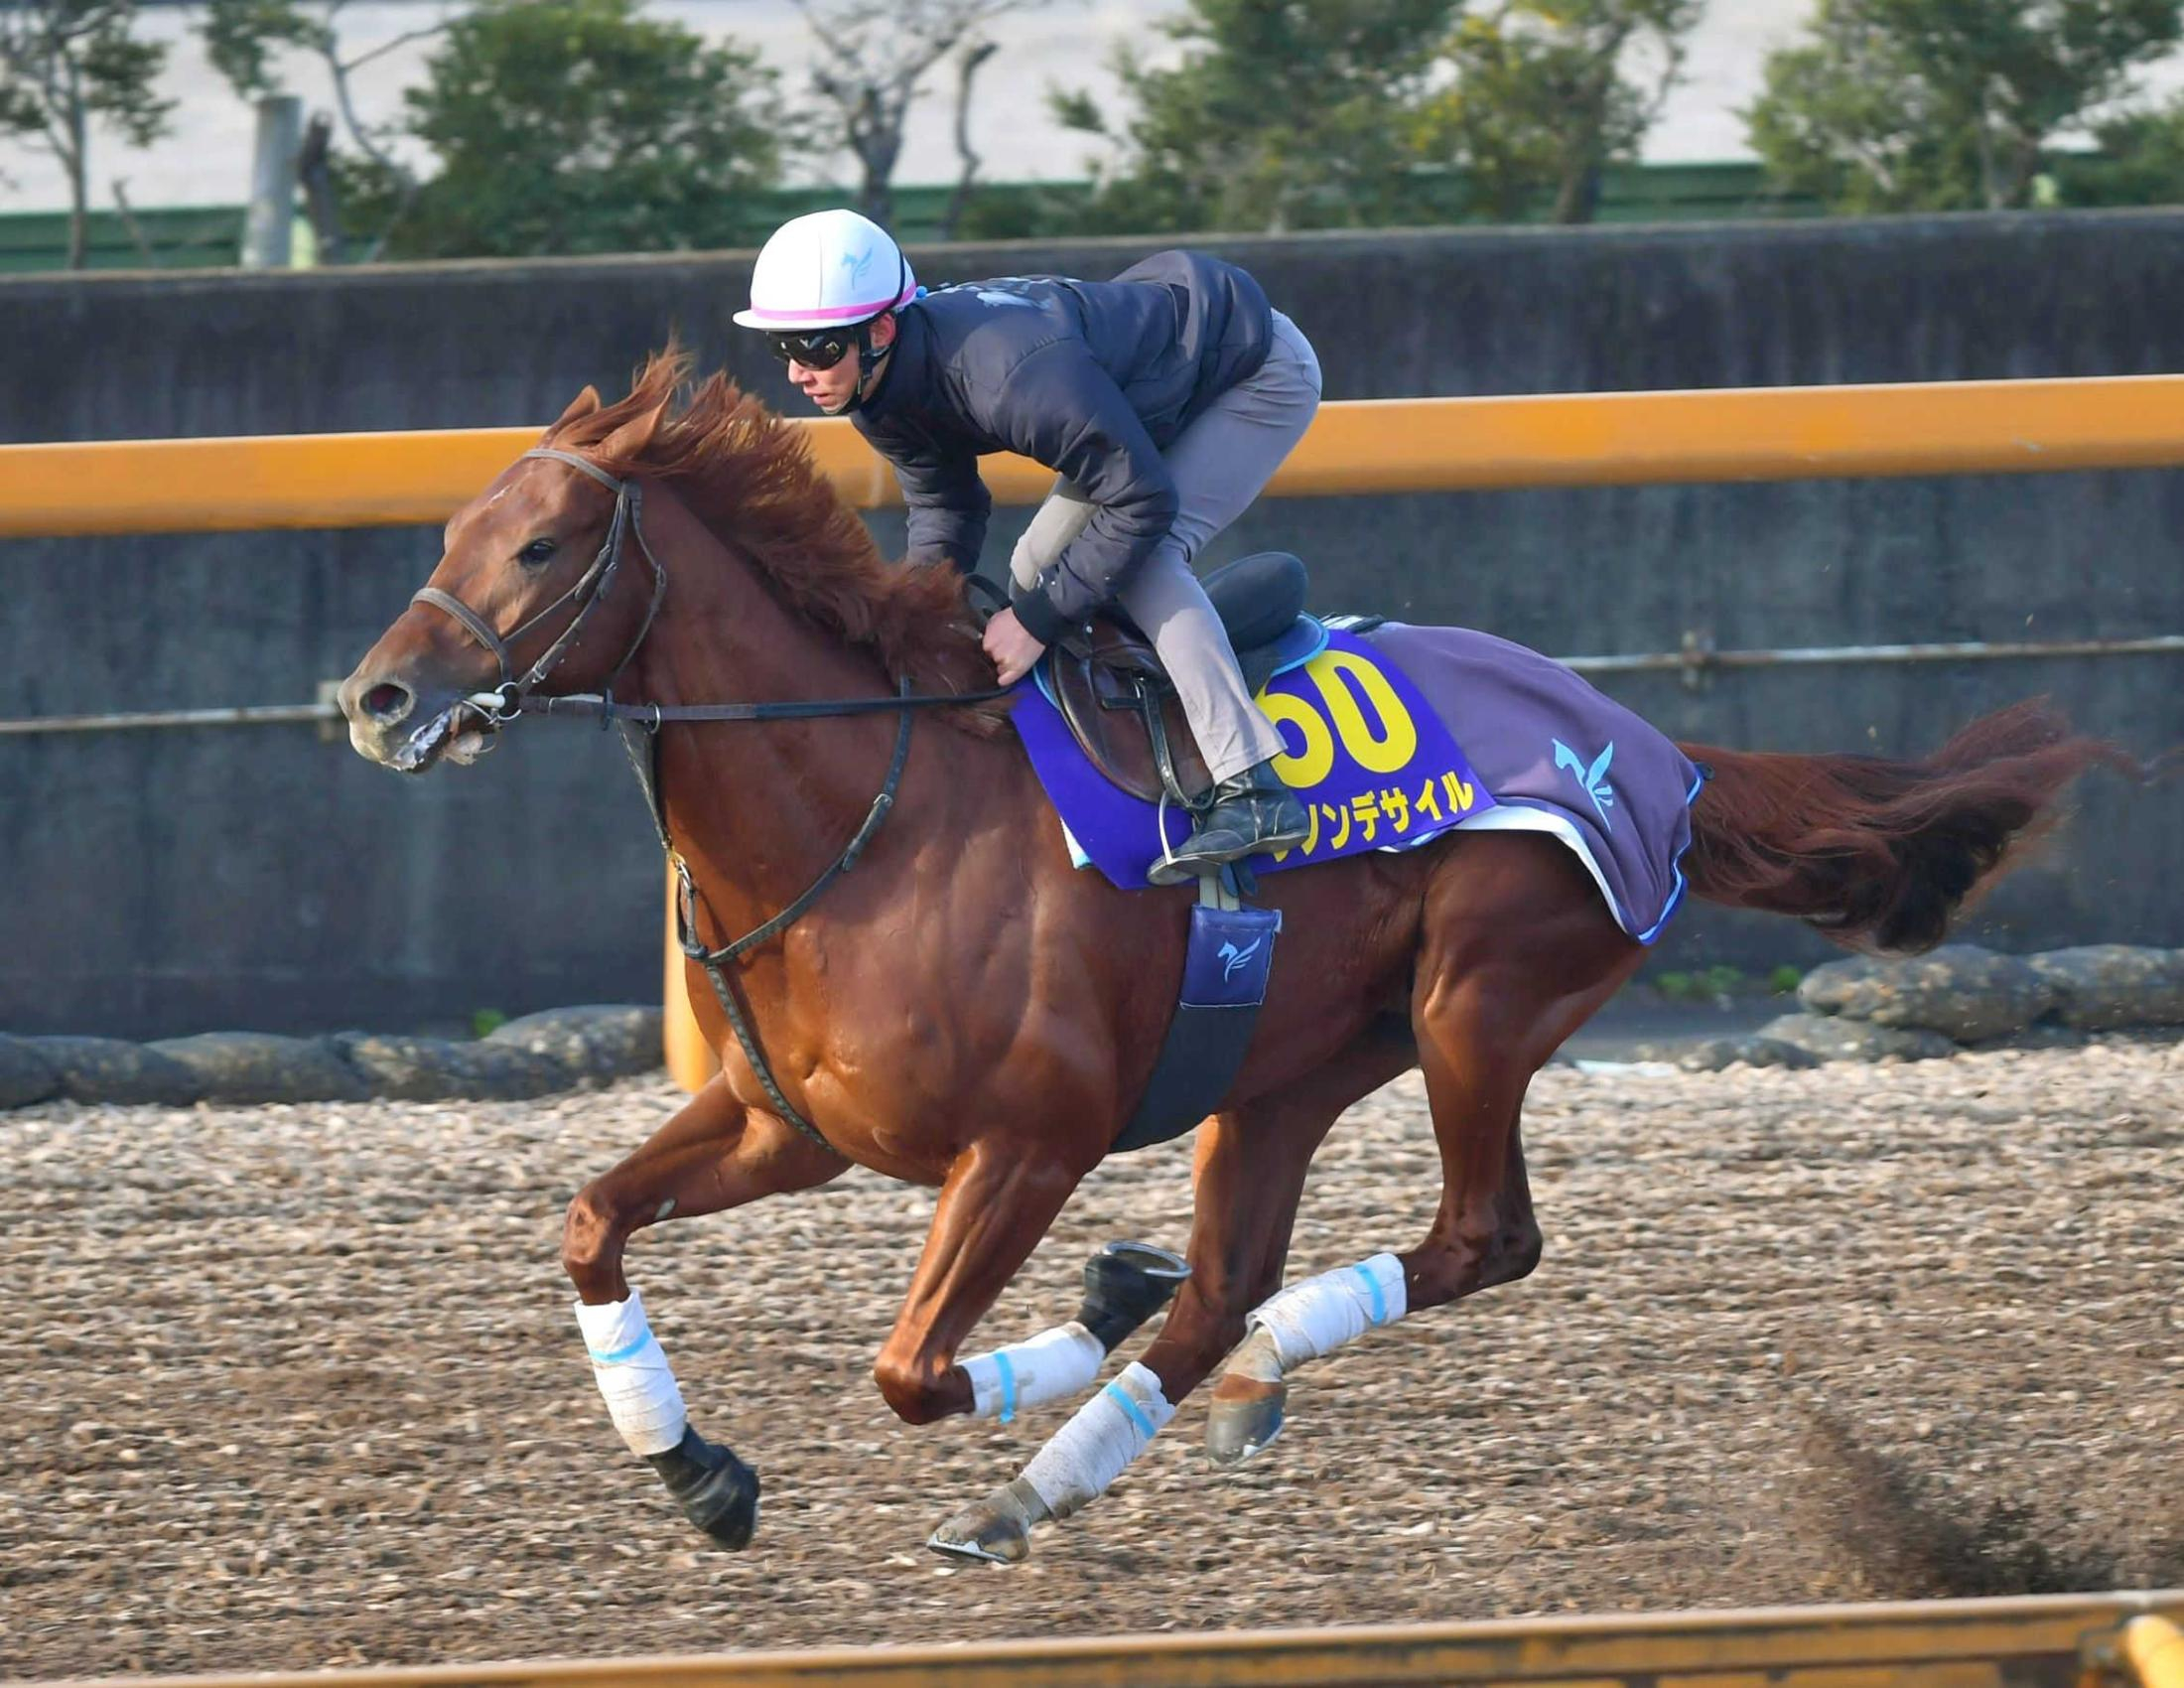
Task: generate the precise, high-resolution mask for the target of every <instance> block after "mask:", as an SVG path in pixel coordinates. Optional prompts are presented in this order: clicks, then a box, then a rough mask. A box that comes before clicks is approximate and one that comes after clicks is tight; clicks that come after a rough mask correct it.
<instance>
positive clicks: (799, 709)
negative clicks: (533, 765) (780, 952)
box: [410, 446, 1015, 1153]
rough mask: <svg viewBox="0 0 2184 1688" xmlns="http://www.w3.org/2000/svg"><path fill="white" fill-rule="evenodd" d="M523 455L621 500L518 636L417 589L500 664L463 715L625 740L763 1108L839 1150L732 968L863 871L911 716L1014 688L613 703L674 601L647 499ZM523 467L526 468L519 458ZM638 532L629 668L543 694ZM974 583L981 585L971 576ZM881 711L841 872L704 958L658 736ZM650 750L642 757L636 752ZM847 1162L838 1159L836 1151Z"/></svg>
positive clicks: (624, 663)
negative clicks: (524, 649) (547, 637)
mask: <svg viewBox="0 0 2184 1688" xmlns="http://www.w3.org/2000/svg"><path fill="white" fill-rule="evenodd" d="M523 456H524V457H526V458H533V457H539V458H550V459H552V460H553V461H554V462H556V463H564V464H567V465H568V466H569V467H570V468H572V469H576V470H580V471H582V472H583V473H584V474H586V475H589V476H590V477H591V478H592V479H593V480H595V481H597V482H599V483H600V485H602V486H603V487H606V488H608V489H609V490H611V491H612V492H614V515H613V517H612V518H611V519H610V520H609V522H608V526H607V537H606V539H605V540H603V541H602V542H601V544H600V548H599V554H598V555H597V556H595V557H594V558H593V559H592V563H591V566H590V567H589V568H587V569H586V570H585V571H584V574H583V576H582V577H581V578H580V579H579V580H578V581H577V583H576V584H575V585H574V586H572V587H570V588H569V590H568V591H566V592H564V593H563V594H562V595H561V596H560V597H559V598H556V599H555V600H554V601H553V602H552V603H551V604H549V605H547V606H546V608H545V609H543V610H541V611H539V612H538V613H537V614H536V615H534V616H532V617H530V618H529V619H528V620H526V621H525V622H524V623H523V625H522V626H521V627H519V628H517V629H516V630H515V631H514V632H513V633H495V632H494V631H493V630H492V628H491V627H490V626H489V625H488V624H487V623H486V621H485V619H484V618H483V617H482V616H480V615H478V613H477V612H476V611H475V610H473V609H472V608H471V607H470V606H469V605H467V604H465V603H464V602H463V601H462V600H461V599H459V598H457V597H455V596H454V595H453V594H452V593H447V592H443V591H441V590H440V589H439V588H438V587H434V586H427V587H421V588H419V589H418V590H417V591H416V592H414V593H412V594H411V595H410V602H411V603H412V604H425V605H429V606H431V607H432V608H433V609H435V610H439V611H441V612H443V613H444V614H446V615H448V616H450V617H452V618H453V619H454V620H455V622H456V624H457V626H459V627H461V628H462V629H463V631H464V632H466V633H469V634H470V635H471V637H473V638H474V639H476V640H477V641H478V643H479V644H481V645H483V646H484V647H485V649H486V650H488V651H490V652H491V653H492V656H493V660H494V661H495V662H497V663H498V664H499V666H500V683H499V684H498V685H497V686H495V687H493V688H492V689H491V690H490V691H478V692H473V693H471V694H470V695H469V696H467V697H465V698H464V699H463V700H462V701H461V702H460V703H459V704H457V705H456V707H457V708H459V709H463V710H467V711H469V712H470V713H471V714H472V715H474V716H476V717H477V718H478V720H480V721H481V722H483V723H484V724H485V725H486V726H487V727H491V728H499V727H501V726H504V725H505V724H506V723H508V722H510V721H513V720H515V719H516V718H517V717H519V716H521V715H524V714H526V713H532V712H535V713H537V714H541V715H596V716H598V717H599V718H600V725H601V726H602V727H603V728H604V727H610V726H612V727H614V728H616V729H617V730H618V731H619V732H620V734H621V741H622V748H623V749H624V750H625V751H626V752H628V755H629V766H630V767H631V769H633V770H634V771H635V773H636V775H637V783H638V784H639V785H640V786H641V787H643V790H644V799H645V804H646V806H647V807H648V808H650V810H651V811H652V826H653V830H654V831H656V832H657V833H658V834H659V839H660V848H661V849H662V850H664V851H666V852H667V860H668V862H669V864H670V865H671V866H672V867H673V868H674V870H675V881H676V896H675V938H676V941H677V942H678V943H679V944H681V946H682V951H683V953H684V954H685V955H687V956H688V957H689V958H690V959H691V960H693V961H695V962H697V963H698V964H699V965H700V966H702V967H703V968H704V969H705V972H706V977H707V978H708V979H710V980H711V981H712V984H713V993H714V995H716V996H717V997H719V998H720V1000H721V1009H722V1011H723V1013H725V1014H726V1015H727V1016H728V1023H729V1026H730V1027H731V1028H732V1029H733V1030H734V1032H735V1034H736V1041H737V1042H738V1043H739V1044H741V1045H742V1046H743V1051H744V1055H745V1058H746V1059H748V1060H749V1061H750V1062H751V1071H752V1072H753V1073H754V1074H755V1075H756V1076H757V1079H758V1082H759V1084H760V1085H761V1086H763V1087H764V1090H765V1093H766V1099H767V1101H768V1102H770V1103H771V1104H772V1106H773V1110H774V1112H775V1113H776V1114H778V1115H779V1116H780V1117H781V1118H782V1119H784V1120H786V1121H788V1123H789V1124H791V1125H793V1126H794V1127H796V1129H797V1130H799V1131H801V1132H803V1133H804V1135H805V1136H807V1137H809V1138H811V1139H812V1140H813V1141H814V1142H816V1143H818V1144H820V1145H821V1146H822V1147H824V1148H829V1149H831V1148H833V1145H832V1144H830V1143H828V1142H827V1140H826V1138H825V1137H824V1136H823V1135H821V1133H820V1131H819V1128H818V1127H817V1126H815V1125H813V1124H812V1123H811V1121H809V1120H807V1119H806V1118H804V1116H803V1115H802V1114H800V1113H798V1112H797V1111H796V1109H795V1108H794V1107H793V1106H791V1105H790V1103H789V1100H788V1098H787V1097H786V1096H784V1095H783V1094H782V1093H781V1087H780V1085H779V1084H778V1083H776V1082H775V1081H774V1077H773V1069H772V1068H771V1067H770V1066H768V1065H767V1064H766V1058H765V1055H764V1053H763V1052H762V1051H761V1050H760V1049H759V1047H758V1042H757V1039H756V1038H755V1037H753V1036H752V1034H751V1026H750V1023H749V1021H748V1020H747V1019H746V1017H745V1013H744V1009H743V1006H742V1004H741V1003H740V1002H739V1001H738V1000H737V993H736V990H735V988H734V987H733V986H732V985H731V984H730V982H729V978H728V974H727V972H726V967H727V965H728V963H730V962H732V961H737V960H740V959H741V958H742V957H743V956H744V955H746V954H748V953H749V952H750V951H751V950H752V949H755V948H757V947H758V945H760V944H762V943H765V942H767V941H768V940H769V939H771V938H774V937H777V936H779V935H780V934H781V933H782V932H784V931H786V930H787V929H788V927H789V926H790V925H792V924H793V923H794V922H795V921H796V919H797V918H798V916H800V915H801V914H803V913H804V912H805V911H806V910H807V909H809V908H810V907H811V906H812V905H813V904H814V903H816V902H817V901H818V900H819V896H820V894H821V893H822V892H824V891H825V890H826V889H827V887H828V886H830V885H832V884H833V883H834V882H835V880H836V879H838V878H839V877H840V876H841V875H843V874H845V873H847V872H849V870H850V869H851V868H853V867H855V866H856V865H857V858H858V857H859V856H861V855H863V854H864V851H865V846H866V845H868V844H869V843H871V842H872V839H873V835H874V834H875V833H877V832H878V831H879V830H880V828H881V825H882V823H883V822H885V821H886V820H887V815H888V812H889V811H890V810H892V809H893V807H894V796H895V790H896V788H897V787H898V786H899V785H900V784H901V782H902V769H903V765H904V763H906V762H907V761H908V759H909V753H910V715H911V711H913V710H917V709H955V708H961V707H963V706H964V705H966V704H974V703H988V702H991V701H992V700H993V699H995V698H998V697H1005V696H1007V695H1008V693H1009V692H1011V691H1012V690H1014V689H1015V688H1014V687H1011V686H996V687H994V688H992V689H991V690H988V691H977V692H962V693H953V694H945V695H939V696H928V695H922V694H914V693H912V692H911V690H910V682H909V681H908V680H907V679H905V680H903V681H902V682H901V686H900V689H899V691H898V692H897V693H896V695H895V696H893V697H859V698H832V699H821V700H812V701H804V700H797V701H781V702H774V703H686V704H658V703H621V702H617V701H616V700H615V698H614V682H615V681H616V680H618V679H619V678H620V677H621V675H622V672H623V670H624V669H626V668H627V667H628V666H629V664H630V662H631V661H632V660H633V659H634V658H635V656H636V654H637V650H638V648H639V647H640V646H641V645H642V644H643V643H644V640H645V637H646V635H648V634H649V633H651V631H652V624H653V623H654V622H655V621H656V620H657V619H658V617H659V613H660V605H661V604H662V603H663V602H664V601H665V600H666V597H667V570H666V569H665V568H664V567H663V566H662V565H661V563H660V560H659V558H658V557H656V556H655V555H653V552H652V547H651V546H650V545H649V544H647V543H646V542H645V537H644V525H643V521H642V516H643V494H642V492H641V490H640V489H639V487H638V485H637V483H636V482H635V481H634V480H627V481H624V480H621V479H620V478H618V477H616V476H613V475H610V474H608V473H607V471H606V470H604V469H602V468H600V466H599V465H598V464H596V463H593V462H591V461H590V460H588V459H586V458H582V457H579V456H577V455H576V454H575V453H574V452H565V451H556V450H554V449H553V448H552V447H549V446H539V447H536V448H534V449H533V450H531V451H527V452H525V453H524V454H523ZM519 461H520V460H519ZM631 535H634V536H635V538H636V541H637V550H638V551H639V552H640V553H641V554H642V555H643V557H644V560H645V562H646V563H647V564H649V565H650V566H651V569H652V599H651V602H650V604H649V605H647V606H646V608H645V612H644V620H643V622H641V623H640V624H639V625H638V628H637V632H636V636H635V637H634V638H632V639H631V640H630V641H629V648H628V649H626V650H624V651H623V652H622V653H621V660H620V661H618V662H616V663H615V664H614V670H613V672H612V673H610V674H609V675H608V678H607V683H606V685H605V686H604V687H603V688H602V689H601V690H600V691H598V692H580V693H574V694H571V693H563V694H561V695H558V696H552V695H547V694H545V693H542V692H540V691H539V690H538V689H537V688H538V687H539V686H540V685H542V684H544V682H545V681H546V679H547V677H548V676H549V675H551V674H552V673H553V671H554V669H555V668H556V667H557V666H559V664H560V662H561V659H562V658H563V657H564V656H566V655H567V654H568V653H569V651H571V650H572V649H574V648H575V647H576V644H577V640H578V636H579V634H580V633H582V631H583V628H584V624H585V622H586V621H588V620H589V619H590V617H591V615H592V612H593V611H594V610H597V609H598V608H599V607H600V606H601V605H602V604H603V603H605V602H606V601H607V595H608V593H609V592H610V591H612V590H613V588H614V577H615V575H616V574H617V573H618V572H619V570H620V567H621V556H622V549H623V546H624V545H625V544H626V542H627V541H628V539H629V538H630V536H631ZM972 578H974V579H975V578H976V577H972ZM572 602H574V603H576V604H577V611H576V614H575V615H574V616H572V617H571V618H570V619H569V625H568V626H567V627H566V628H564V629H562V631H561V633H560V635H559V636H558V637H556V638H555V639H554V641H553V642H552V643H551V644H549V645H548V646H547V647H546V651H545V653H544V654H543V655H542V656H540V657H539V659H538V660H537V661H536V662H534V663H532V664H531V665H530V667H529V668H527V669H526V670H524V672H523V673H522V674H521V675H517V674H516V673H515V656H514V646H516V645H517V644H519V643H521V642H522V640H523V639H524V638H525V637H526V636H527V635H528V634H529V633H531V632H532V631H533V630H534V629H536V628H537V627H538V626H539V625H540V624H541V623H542V622H544V621H545V620H546V619H547V618H548V617H550V616H553V615H555V614H556V613H558V612H559V611H561V610H563V609H564V608H566V607H567V606H568V605H569V604H571V603H572ZM884 710H893V711H895V712H896V714H897V715H898V717H899V719H900V721H901V726H900V728H899V729H898V730H897V731H896V733H895V736H894V756H893V758H892V759H891V760H890V761H889V763H888V765H887V779H886V781H885V782H884V783H883V784H882V785H881V787H880V794H879V795H878V796H876V797H874V798H873V802H872V808H871V809H870V810H869V811H868V812H867V813H866V815H865V821H864V824H863V825H862V826H860V827H859V828H858V829H857V836H856V837H854V838H852V839H851V840H850V841H849V844H848V847H847V848H845V849H844V850H843V852H842V854H841V855H840V856H838V857H837V858H836V859H835V861H834V864H833V866H831V867H829V868H828V869H827V870H826V871H825V872H824V873H822V874H821V875H820V876H819V877H818V879H816V880H814V881H813V882H812V884H811V886H810V887H809V888H808V889H807V890H806V891H805V892H804V894H803V895H802V896H801V897H799V898H797V899H796V900H795V902H793V903H791V904H790V905H789V906H788V907H787V908H785V909H783V910H782V911H781V912H780V913H779V914H775V915H774V916H773V917H772V918H771V919H769V920H767V921H765V922H764V923H763V924H762V925H759V926H755V927H753V928H752V929H751V930H750V931H748V932H746V933H745V934H744V935H743V936H742V937H740V938H737V939H736V940H735V941H734V942H731V943H725V944H723V945H721V946H720V947H719V948H718V949H708V948H707V947H706V945H705V943H704V942H703V940H701V939H700V938H699V937H698V936H697V929H698V921H697V914H698V910H699V906H700V904H701V902H702V899H701V898H700V896H699V894H698V888H697V885H696V883H695V882H694V881H693V880H692V878H691V874H690V866H689V864H688V863H687V862H685V861H684V860H683V856H682V852H681V851H679V850H677V849H676V848H675V841H674V840H673V839H672V838H670V837H669V836H668V832H667V812H666V809H665V808H664V807H663V806H662V804H661V802H660V787H659V730H660V727H661V726H662V725H663V724H665V723H667V722H670V721H796V720H809V719H811V718H813V717H815V716H827V715H872V714H877V713H880V712H881V711H884ZM640 743H641V744H642V746H643V749H642V752H641V754H640V751H639V748H638V747H639V744H640ZM836 1152H837V1153H839V1152H840V1151H836Z"/></svg>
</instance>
